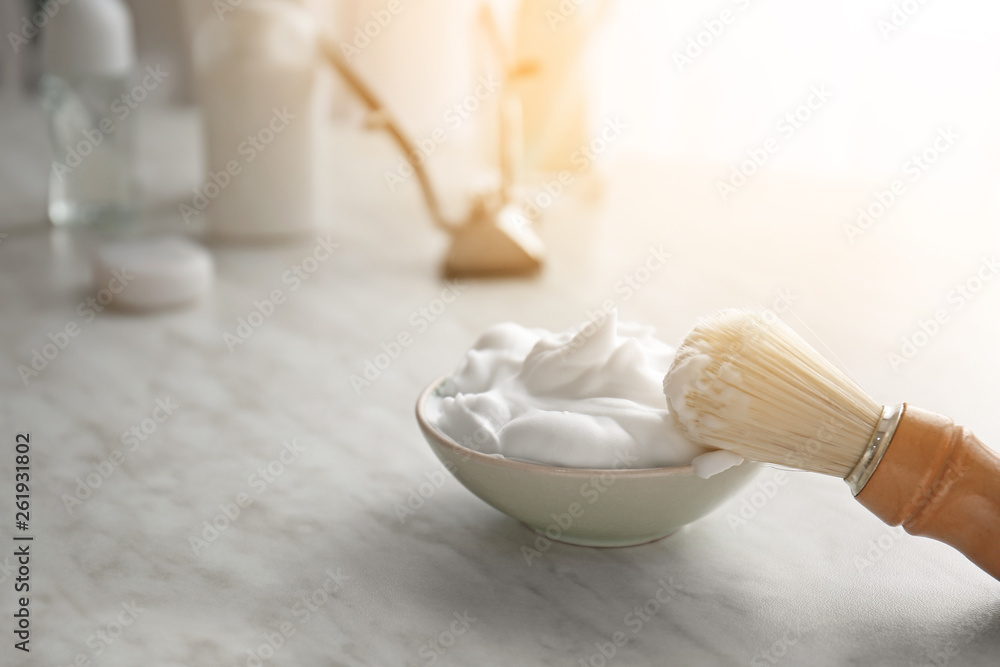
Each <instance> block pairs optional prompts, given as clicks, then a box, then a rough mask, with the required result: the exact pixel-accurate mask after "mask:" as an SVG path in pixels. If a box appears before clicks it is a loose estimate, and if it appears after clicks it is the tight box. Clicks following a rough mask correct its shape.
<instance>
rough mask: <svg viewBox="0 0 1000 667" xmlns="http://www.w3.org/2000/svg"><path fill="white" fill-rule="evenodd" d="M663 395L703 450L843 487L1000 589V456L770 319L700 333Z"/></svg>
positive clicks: (689, 342) (709, 326) (707, 326)
mask: <svg viewBox="0 0 1000 667" xmlns="http://www.w3.org/2000/svg"><path fill="white" fill-rule="evenodd" d="M663 387H664V393H665V394H666V396H667V402H668V403H669V404H670V407H671V412H672V413H673V414H674V416H675V418H676V419H677V421H678V422H679V423H680V425H681V427H682V428H683V429H684V430H685V431H686V432H687V433H688V435H689V436H690V437H691V438H692V439H694V440H695V441H696V442H699V443H700V444H702V445H704V446H706V447H713V448H717V449H726V450H729V451H732V452H734V453H736V454H739V455H740V456H742V457H743V458H746V459H750V460H754V461H762V462H766V463H774V464H778V465H783V466H789V467H794V468H800V469H802V470H809V471H812V472H818V473H822V474H824V475H835V476H837V477H840V478H843V479H844V481H846V482H847V484H848V486H849V487H850V489H851V491H852V492H853V493H854V496H855V497H856V498H857V500H858V502H860V503H861V504H862V505H864V506H865V507H866V508H868V509H869V510H870V511H871V512H872V513H873V514H875V516H877V517H878V518H880V519H881V520H882V521H884V522H885V523H887V524H889V525H891V526H898V525H902V526H903V528H904V529H905V530H906V531H907V532H908V533H910V534H912V535H923V536H925V537H931V538H934V539H936V540H940V541H941V542H945V543H947V544H950V545H951V546H953V547H955V548H956V549H958V550H959V551H961V552H962V553H963V554H965V556H966V557H968V558H969V560H971V561H972V562H973V563H975V564H976V565H978V566H979V567H981V568H982V569H983V570H985V571H986V572H988V573H989V574H990V575H992V576H993V577H994V578H996V579H1000V456H998V455H997V454H996V453H994V452H993V451H992V450H990V449H988V448H986V447H985V446H984V445H983V443H982V442H981V441H980V440H979V439H978V438H976V436H974V435H973V434H972V433H971V432H970V431H969V430H968V429H967V428H965V427H964V426H958V425H956V424H955V423H954V422H953V421H952V420H951V419H949V418H947V417H944V416H942V415H938V414H934V413H932V412H927V411H926V410H921V409H920V408H917V407H914V406H911V405H908V404H905V403H904V404H902V405H898V406H883V405H880V404H879V403H878V402H876V401H875V400H873V399H872V398H871V396H869V395H868V393H867V392H866V391H865V390H864V389H862V388H861V387H860V386H859V385H858V384H857V383H855V382H854V381H853V380H851V379H850V378H849V377H847V375H845V374H844V373H843V372H842V371H841V370H840V369H838V368H837V367H836V366H834V365H833V364H832V363H830V361H828V360H827V359H826V358H824V357H823V356H822V355H821V354H820V353H819V352H817V351H816V350H815V349H814V348H813V347H812V346H810V345H809V344H808V343H807V342H806V341H804V340H803V339H802V338H801V337H800V336H799V335H798V334H797V333H795V332H794V331H793V330H792V329H791V328H789V327H788V326H787V325H785V324H784V323H783V322H781V321H780V320H779V319H778V318H777V317H775V316H774V315H773V314H771V313H767V312H765V311H754V310H727V311H723V312H721V313H719V314H717V315H715V316H713V317H711V318H708V319H705V320H703V321H701V322H699V323H698V324H697V326H696V327H695V328H694V330H693V331H691V333H690V334H688V336H687V338H685V340H684V342H683V343H682V344H681V347H680V348H679V349H678V352H677V356H676V357H675V359H674V363H673V365H672V366H671V368H670V371H669V372H668V373H667V376H666V378H665V379H664V382H663Z"/></svg>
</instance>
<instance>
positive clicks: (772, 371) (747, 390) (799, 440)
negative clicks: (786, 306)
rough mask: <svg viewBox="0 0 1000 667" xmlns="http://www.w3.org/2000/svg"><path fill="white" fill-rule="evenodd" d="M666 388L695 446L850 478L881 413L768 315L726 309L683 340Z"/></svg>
mask: <svg viewBox="0 0 1000 667" xmlns="http://www.w3.org/2000/svg"><path fill="white" fill-rule="evenodd" d="M663 390H664V393H665V394H666V395H667V402H668V403H670V407H671V412H672V413H673V414H674V416H675V418H676V419H677V421H678V422H679V423H680V425H681V426H682V427H683V428H684V429H685V430H686V431H687V432H688V434H689V435H690V436H691V437H692V438H693V439H694V440H695V441H697V442H699V443H701V444H703V445H705V446H708V447H714V448H718V449H728V450H730V451H732V452H735V453H737V454H739V455H740V456H742V457H744V458H746V459H750V460H753V461H763V462H768V463H776V464H780V465H786V466H791V467H794V468H802V469H804V470H811V471H813V472H819V473H823V474H826V475H836V476H837V477H846V476H847V475H848V474H849V473H850V471H851V469H852V468H853V467H854V465H855V464H856V463H857V462H858V459H859V458H860V457H861V454H862V453H863V451H864V449H865V447H866V446H867V444H868V441H869V440H870V439H871V436H872V434H873V433H874V432H875V429H876V427H877V426H878V423H879V419H880V417H881V413H882V406H880V405H879V404H878V403H876V402H875V401H874V400H872V398H871V397H870V396H869V395H868V394H867V393H866V392H865V390H864V389H862V388H861V387H860V386H858V384H857V383H855V382H854V381H853V380H851V379H850V378H849V377H847V376H846V375H845V374H844V373H843V372H841V371H840V370H839V369H838V368H837V367H836V366H834V365H833V364H832V363H830V362H829V361H828V360H827V359H825V358H824V357H823V356H822V355H821V354H820V353H819V352H817V351H816V350H815V349H814V348H813V347H812V346H811V345H809V344H808V343H807V342H805V341H804V340H803V339H802V338H801V337H800V336H799V335H798V334H797V333H795V332H794V331H793V330H792V329H791V328H789V327H788V326H787V325H786V324H784V323H783V322H781V321H780V320H779V319H778V318H777V317H776V316H775V315H774V314H773V313H769V312H765V311H763V310H726V311H723V312H721V313H719V314H717V315H715V316H713V317H711V318H709V319H706V320H703V321H701V322H699V323H698V325H697V326H696V327H695V328H694V330H693V331H692V332H691V333H690V334H688V337H687V338H685V339H684V342H683V343H682V344H681V347H680V349H679V350H678V351H677V356H676V358H675V359H674V363H673V365H672V366H671V367H670V371H669V372H668V373H667V376H666V378H664V381H663Z"/></svg>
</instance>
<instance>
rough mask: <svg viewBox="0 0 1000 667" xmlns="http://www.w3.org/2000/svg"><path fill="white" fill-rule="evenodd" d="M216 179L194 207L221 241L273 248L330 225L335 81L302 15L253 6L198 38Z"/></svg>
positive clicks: (259, 1)
mask: <svg viewBox="0 0 1000 667" xmlns="http://www.w3.org/2000/svg"><path fill="white" fill-rule="evenodd" d="M194 64H195V71H196V75H197V88H198V96H199V99H200V102H201V107H202V112H203V116H204V127H205V138H206V144H207V161H208V173H207V174H206V177H205V179H204V180H203V182H202V185H201V186H200V187H199V188H198V189H197V190H196V191H195V193H194V197H193V200H192V204H193V208H195V209H196V210H197V211H199V212H200V211H204V214H205V215H207V216H208V229H209V231H210V233H211V234H212V235H214V236H221V237H229V238H235V239H249V240H253V239H269V238H276V237H281V236H296V235H304V234H309V233H313V232H315V231H316V230H319V229H322V228H324V227H327V226H329V223H330V213H329V209H330V206H329V199H330V197H329V196H328V193H329V191H330V189H331V188H330V185H331V184H330V183H329V178H330V170H329V168H328V165H329V156H328V153H329V150H330V140H329V113H328V111H329V104H330V91H331V86H332V81H331V78H332V74H331V73H330V71H329V70H328V68H327V67H326V66H325V65H324V63H323V61H322V58H321V55H320V50H319V32H318V29H317V27H316V22H315V21H314V20H313V19H312V17H311V15H310V13H309V12H308V11H306V9H304V8H303V7H301V6H297V5H295V4H291V3H289V2H280V1H275V0H245V1H244V2H242V3H241V4H240V6H239V7H238V8H237V9H235V11H231V12H228V13H226V14H224V15H220V16H216V15H209V16H208V17H206V18H205V20H204V22H203V23H202V25H201V26H200V27H199V28H198V30H197V32H196V34H195V37H194Z"/></svg>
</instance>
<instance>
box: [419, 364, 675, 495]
mask: <svg viewBox="0 0 1000 667" xmlns="http://www.w3.org/2000/svg"><path fill="white" fill-rule="evenodd" d="M450 377H451V376H450V375H441V376H440V377H438V378H436V379H435V380H433V381H432V382H431V383H430V384H428V385H427V386H426V387H424V389H423V390H422V391H421V392H420V396H419V397H418V398H417V406H416V416H417V423H418V424H419V425H420V428H421V430H422V431H423V432H424V433H430V434H432V435H433V436H434V438H435V440H437V441H438V442H439V443H440V444H441V445H442V446H443V447H445V448H446V449H450V450H452V451H453V452H454V453H455V454H457V455H459V456H461V457H462V458H463V459H465V460H469V459H472V460H476V461H479V462H481V463H486V464H489V465H494V466H499V467H501V468H508V469H510V470H518V471H521V472H533V473H539V474H544V475H556V476H562V477H580V478H587V479H590V478H593V477H595V476H600V475H613V476H615V477H662V476H665V475H694V466H693V465H691V464H688V465H684V466H663V467H659V468H569V467H565V466H552V465H548V464H545V463H531V462H530V461H520V460H518V459H508V458H502V457H498V456H492V455H490V454H484V453H482V452H477V451H476V450H474V449H469V448H468V447H465V446H464V445H460V444H459V443H457V442H455V441H454V440H452V439H451V437H450V436H448V435H447V434H445V433H443V432H442V431H440V430H439V429H438V428H437V427H435V426H434V425H433V424H431V422H430V420H429V419H428V418H427V416H426V415H425V414H424V406H425V405H426V404H427V400H428V399H429V398H430V396H431V395H432V394H433V393H434V392H435V391H436V390H437V389H438V388H439V387H440V386H441V385H442V384H444V382H445V381H446V380H448V379H449V378H450Z"/></svg>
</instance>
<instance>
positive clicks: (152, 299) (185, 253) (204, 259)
mask: <svg viewBox="0 0 1000 667" xmlns="http://www.w3.org/2000/svg"><path fill="white" fill-rule="evenodd" d="M213 280H214V263H213V261H212V255H211V254H210V253H209V252H208V250H206V249H205V248H203V247H202V246H200V245H198V244H197V243H195V242H193V241H191V240H189V239H186V238H181V237H159V238H147V239H129V240H121V241H113V242H110V243H105V244H104V245H102V246H101V247H99V248H98V249H97V253H96V256H95V258H94V282H95V288H96V289H98V290H105V289H106V290H108V291H109V292H111V293H112V294H113V295H114V297H113V299H112V301H111V303H110V304H109V305H110V306H113V307H117V308H124V309H133V310H156V309H161V308H171V307H176V306H180V305H183V304H186V303H189V302H191V301H194V300H195V299H198V298H199V297H201V296H203V295H205V294H206V293H208V291H209V290H210V289H211V287H212V282H213Z"/></svg>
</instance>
